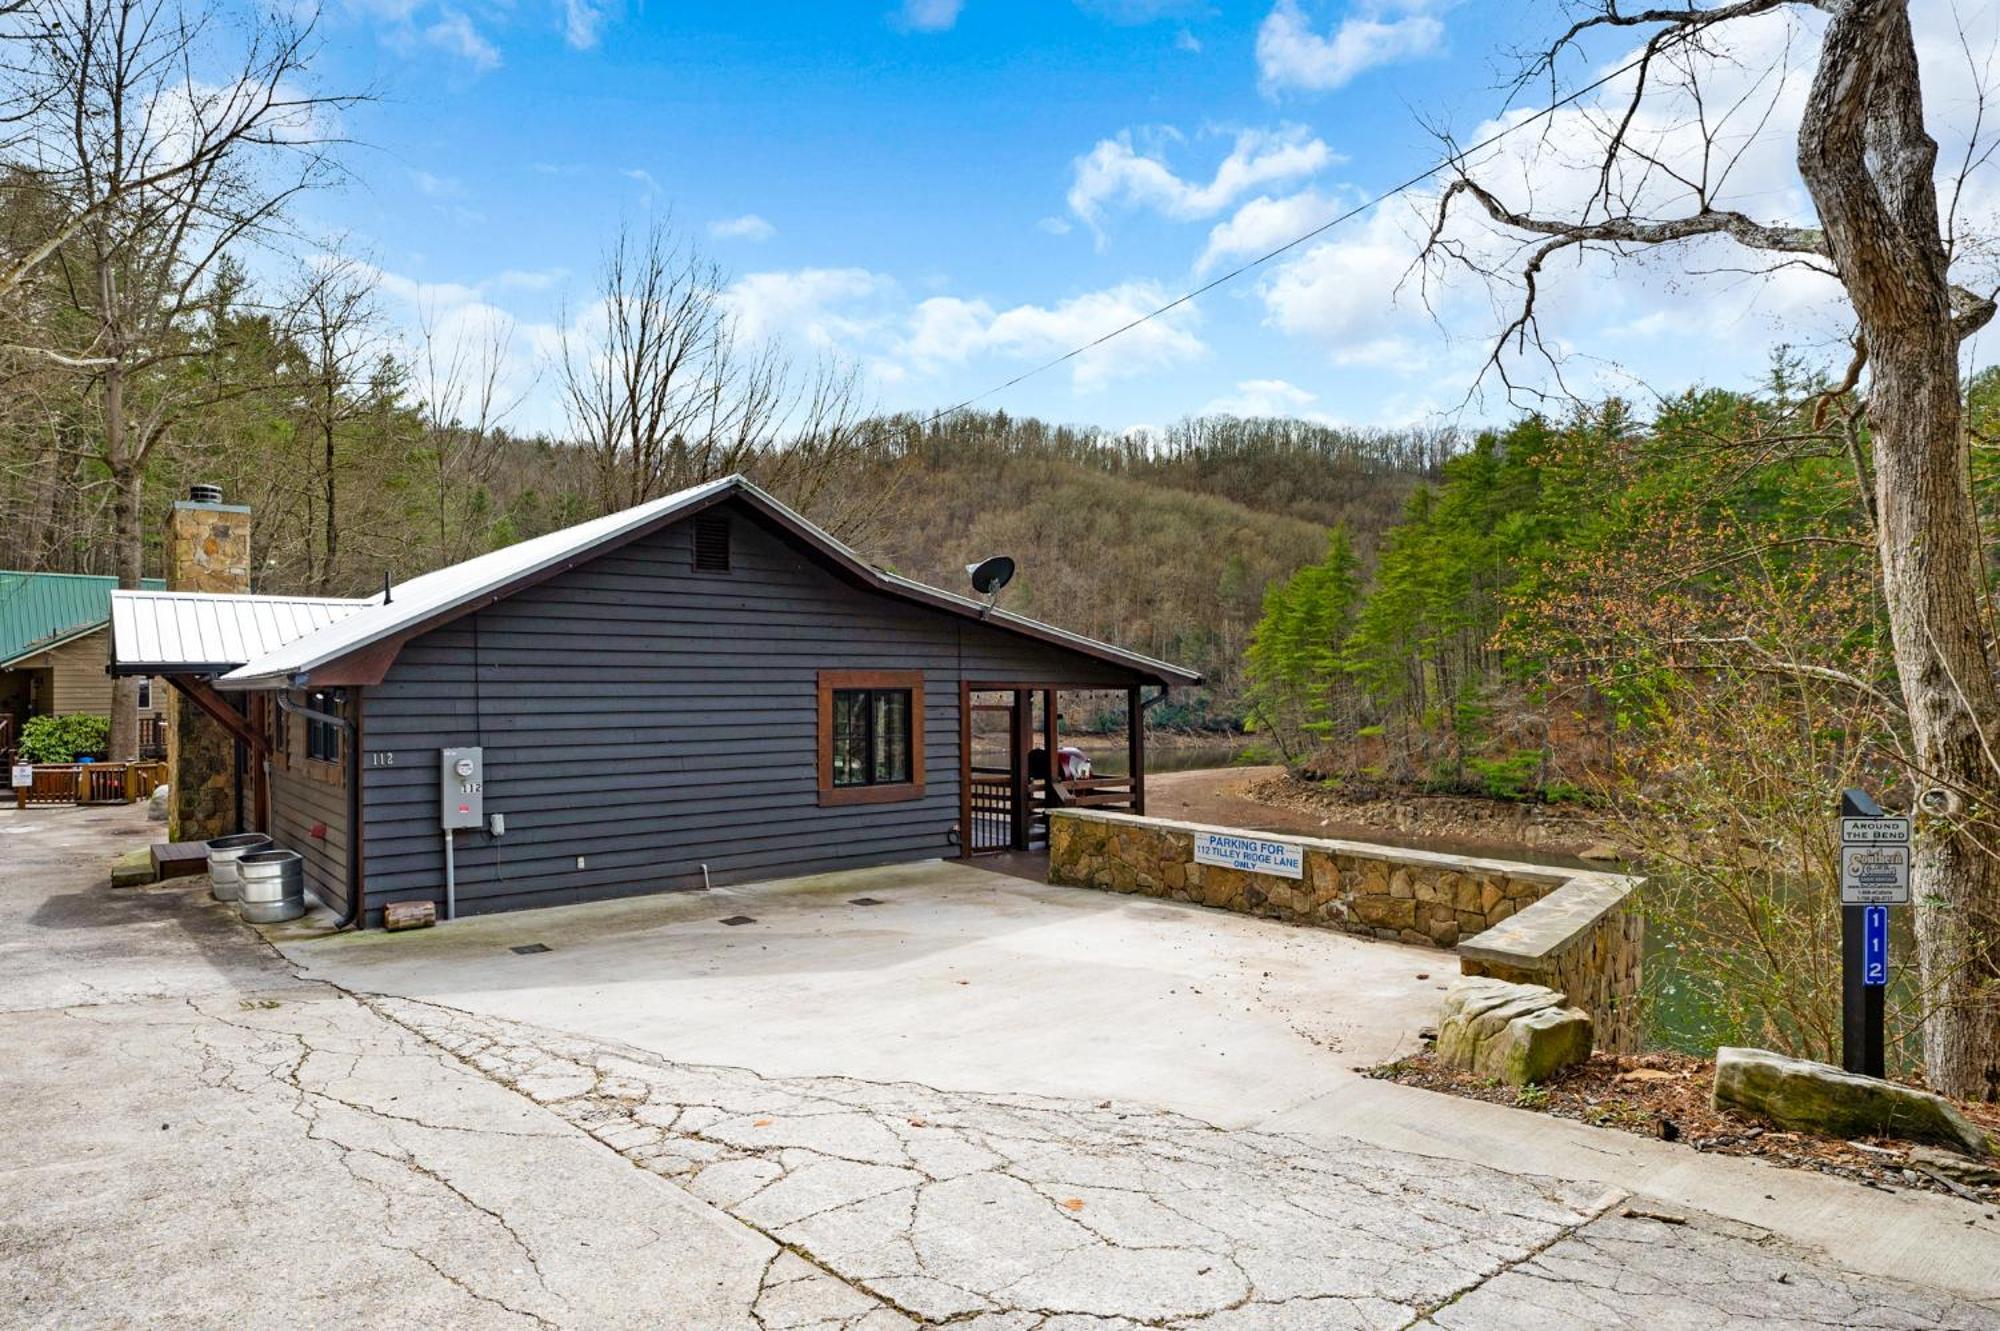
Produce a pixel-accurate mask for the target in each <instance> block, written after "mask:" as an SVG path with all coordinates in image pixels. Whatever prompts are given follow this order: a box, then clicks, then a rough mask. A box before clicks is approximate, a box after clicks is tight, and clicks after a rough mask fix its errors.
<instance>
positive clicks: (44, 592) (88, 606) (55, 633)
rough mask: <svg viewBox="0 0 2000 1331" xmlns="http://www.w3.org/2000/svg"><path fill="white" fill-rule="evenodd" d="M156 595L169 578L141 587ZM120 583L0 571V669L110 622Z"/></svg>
mask: <svg viewBox="0 0 2000 1331" xmlns="http://www.w3.org/2000/svg"><path fill="white" fill-rule="evenodd" d="M140 585H141V586H142V587H145V588H147V589H149V590H152V591H162V590H164V589H165V588H166V585H167V580H166V579H165V578H146V579H143V580H142V581H141V583H140ZM117 586H118V579H116V578H102V577H96V576H93V575H91V574H88V573H14V572H9V571H7V570H4V569H0V667H4V666H7V665H9V664H11V663H12V662H13V661H15V660H16V659H17V658H19V657H23V656H27V655H30V654H31V653H34V652H39V651H41V650H43V649H44V648H47V647H53V646H54V645H56V644H57V643H59V642H63V641H65V640H67V639H69V638H74V637H75V636H77V634H79V633H88V632H89V631H90V630H92V629H94V628H98V627H100V626H102V625H104V624H108V623H110V622H111V593H112V591H113V589H115V588H116V587H117Z"/></svg>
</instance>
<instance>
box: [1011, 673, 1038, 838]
mask: <svg viewBox="0 0 2000 1331" xmlns="http://www.w3.org/2000/svg"><path fill="white" fill-rule="evenodd" d="M1034 712H1035V695H1034V693H1033V692H1031V691H1030V690H1028V689H1015V690H1014V711H1013V714H1012V715H1011V716H1010V717H1009V718H1008V719H1009V720H1010V721H1012V723H1013V725H1012V730H1013V735H1012V738H1011V740H1010V742H1009V744H1008V748H1010V749H1011V750H1012V751H1013V762H1012V763H1011V764H1009V766H1010V767H1012V769H1013V771H1012V772H1011V773H1010V776H1009V782H1010V785H1011V786H1012V793H1013V799H1012V800H1011V801H1010V802H1011V803H1012V804H1013V806H1014V807H1013V814H1014V827H1013V841H1014V849H1015V850H1026V849H1027V848H1028V828H1029V826H1030V825H1031V822H1032V820H1033V817H1034V811H1033V810H1032V809H1031V808H1030V807H1029V796H1030V792H1031V790H1032V789H1033V786H1034V783H1033V782H1032V781H1030V780H1029V779H1028V750H1029V749H1031V748H1033V747H1034V744H1035V740H1034V735H1035V716H1034Z"/></svg>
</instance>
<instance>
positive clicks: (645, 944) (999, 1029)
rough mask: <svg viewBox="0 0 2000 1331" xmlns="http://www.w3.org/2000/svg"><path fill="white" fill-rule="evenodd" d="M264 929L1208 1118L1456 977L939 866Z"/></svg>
mask: <svg viewBox="0 0 2000 1331" xmlns="http://www.w3.org/2000/svg"><path fill="white" fill-rule="evenodd" d="M857 901H872V902H874V903H877V904H873V905H857V904H855V903H856V902H857ZM746 916H747V917H749V918H750V920H751V921H752V922H751V923H748V924H736V925H730V924H725V923H723V921H724V920H726V919H741V918H743V917H746ZM537 944H539V945H541V946H544V947H547V948H548V949H549V950H548V951H546V952H536V953H532V954H528V955H522V954H519V953H516V952H514V951H512V949H513V948H516V947H522V946H532V945H537ZM279 945H280V946H281V947H282V948H283V950H284V952H285V954H286V956H287V957H289V958H290V959H291V960H292V961H294V962H295V963H297V964H298V966H299V967H300V968H301V970H302V971H303V973H305V974H306V975H309V976H312V977H313V978H316V979H324V980H327V981H329V982H331V983H334V984H338V985H341V986H343V987H345V988H349V989H355V990H361V991H366V992H369V993H377V994H395V995H400V996H403V997H410V998H419V999H424V1000H426V1001H429V1002H434V1003H440V1004H444V1005H447V1006H450V1007H455V1008H460V1009H463V1010H465V1011H468V1012H478V1013H483V1014H486V1015H489V1016H496V1017H505V1018H511V1019H513V1020H516V1021H529V1022H534V1023H535V1024H537V1025H541V1026H546V1027H552V1028H555V1029H558V1030H563V1031H567V1032H570V1033H572V1034H576V1035H583V1036H591V1037H600V1038H605V1039H610V1040H615V1041H620V1042H622V1043H626V1044H630V1045H634V1046H637V1047H639V1048H642V1049H647V1050H651V1051H653V1052H655V1053H658V1054H661V1055H663V1056H665V1057H667V1058H671V1059H676V1060H680V1061H685V1062H694V1063H727V1064H734V1065H740V1066H744V1067H752V1068H755V1069H757V1070H758V1071H759V1072H762V1073H764V1074H766V1075H770V1076H785V1077H789V1076H853V1077H866V1078H871V1079H874V1080H878V1081H916V1082H922V1083H924V1084H925V1085H929V1086H935V1087H939V1088H941V1089H948V1090H965V1091H1010V1092H1012V1091H1028V1092H1035V1093H1039V1094H1047V1095H1068V1096H1082V1097H1097V1098H1103V1097H1106V1096H1110V1097H1114V1098H1119V1099H1130V1100H1135V1101H1141V1102H1144V1103H1147V1104H1152V1105H1158V1106H1160V1107H1163V1108H1169V1109H1174V1110H1178V1111H1180V1112H1183V1113H1188V1114H1193V1115H1196V1116H1198V1117H1200V1118H1203V1119H1205V1120H1207V1121H1209V1122H1212V1123H1218V1124H1221V1125H1224V1126H1229V1127H1239V1126H1247V1125H1249V1124H1252V1123H1256V1122H1260V1121H1263V1120H1265V1119H1268V1118H1270V1117H1272V1116H1273V1115H1276V1114H1280V1113H1284V1112H1286V1111H1287V1110H1291V1109H1295V1108H1297V1107H1299V1106H1301V1105H1303V1104H1305V1103H1306V1102H1308V1101H1310V1100H1312V1099H1314V1098H1315V1097H1318V1096H1321V1095H1323V1094H1325V1093H1326V1092H1327V1090H1328V1088H1329V1087H1330V1086H1332V1085H1335V1084H1339V1083H1344V1082H1347V1081H1350V1080H1351V1079H1352V1075H1353V1069H1354V1068H1356V1067H1365V1066H1369V1065H1372V1064H1376V1063H1380V1062H1383V1061H1385V1060H1387V1059H1389V1058H1392V1057H1394V1056H1396V1055H1397V1054H1399V1053H1407V1052H1410V1051H1412V1050H1414V1049H1415V1048H1417V1046H1418V1037H1417V1033H1418V1031H1419V1030H1421V1029H1422V1028H1423V1027H1425V1026H1428V1025H1430V1024H1432V1022H1433V1021H1434V1019H1435V1016H1436V1012H1437V1006H1438V992H1439V991H1440V990H1441V989H1443V988H1444V986H1445V984H1446V983H1447V982H1448V981H1449V980H1450V979H1451V978H1452V977H1453V976H1454V975H1455V974H1456V972H1457V966H1456V963H1455V960H1454V959H1453V958H1452V957H1450V956H1449V955H1446V954H1442V953H1438V952H1435V951H1431V950H1429V949H1427V948H1413V947H1404V946H1400V945H1397V944H1382V943H1372V942H1363V941H1361V940H1358V939H1354V938H1350V937H1348V936H1346V935H1344V934H1337V933H1331V932H1328V931H1325V930H1318V929H1303V928H1294V927H1289V926H1286V925H1282V924H1273V923H1271V922H1268V921H1263V920H1255V919H1249V918H1246V917H1243V916H1237V915H1230V914H1227V913H1224V912H1220V911H1213V910H1205V909H1202V908H1201V907H1197V906H1186V905H1179V904H1175V903H1171V902H1162V901H1154V900H1148V899H1145V898H1139V897H1124V896H1117V895H1113V894H1110V893H1104V892H1089V891H1081V890H1077V889H1073V888H1064V887H1050V886H1048V885H1046V884H1038V883H1032V882H1027V881H1024V880H1022V879H1019V878H1013V877H1008V876H1005V875H1003V874H998V873H993V872H989V871H987V870H984V869H978V868H970V867H966V866H964V865H961V864H956V863H949V862H933V863H926V864H916V865H906V866H901V867H896V868H889V869H876V870H867V871H861V872H854V873H842V874H829V875H824V876H821V877H815V878H803V879H794V880H791V881H788V882H782V883H772V884H767V885H762V886H757V887H747V888H730V889H720V890H717V891H715V892H712V893H704V894H678V895H671V896H660V897H642V898H637V899H633V900H627V901H620V902H610V903H600V904H593V905H586V906H573V907H562V908H558V909H550V910H540V911H527V912H518V913H514V914H509V915H497V916H496V915H489V916H482V917H475V918H471V919H467V920H462V921H459V922H456V923H454V924H452V925H450V926H448V927H442V928H437V929H431V930H428V931H425V932H420V933H402V934H387V933H380V932H376V933H362V934H353V933H350V934H342V935H335V936H328V937H320V938H316V939H307V938H300V939H296V940H291V941H288V940H284V939H282V938H281V939H280V944H279Z"/></svg>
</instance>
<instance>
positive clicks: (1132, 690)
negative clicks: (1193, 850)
mask: <svg viewBox="0 0 2000 1331" xmlns="http://www.w3.org/2000/svg"><path fill="white" fill-rule="evenodd" d="M1106 692H1117V691H1112V690H1107V689H1106V688H1105V686H1104V685H1102V684H1064V683H1056V682H1048V681H1037V682H1023V681H1018V680H966V681H963V682H961V683H960V685H959V728H960V733H959V806H960V807H959V826H960V827H961V828H962V829H963V836H962V838H961V842H960V848H959V853H960V855H961V856H962V857H966V858H971V857H974V856H988V855H1005V854H1010V853H1018V852H1026V851H1036V850H1042V849H1046V848H1047V846H1048V811H1049V810H1050V809H1079V808H1081V809H1111V810H1116V811H1119V812H1124V813H1138V814H1143V813H1144V812H1145V811H1146V709H1147V708H1148V707H1150V706H1152V705H1153V704H1154V703H1156V702H1158V701H1159V700H1160V699H1161V698H1164V697H1165V696H1166V690H1165V689H1164V688H1163V689H1160V690H1159V691H1158V692H1156V693H1154V694H1153V695H1152V696H1151V697H1149V698H1148V697H1142V696H1141V694H1142V690H1141V689H1140V687H1139V686H1137V685H1134V686H1131V687H1129V688H1126V689H1124V690H1122V693H1123V695H1124V711H1125V736H1126V742H1125V772H1124V773H1123V774H1107V775H1104V776H1098V775H1095V774H1093V775H1090V776H1078V775H1075V774H1074V773H1073V772H1070V771H1067V770H1065V764H1064V762H1063V759H1062V749H1063V743H1062V740H1063V735H1062V731H1061V726H1060V722H1059V718H1060V716H1061V696H1062V694H1064V693H1106Z"/></svg>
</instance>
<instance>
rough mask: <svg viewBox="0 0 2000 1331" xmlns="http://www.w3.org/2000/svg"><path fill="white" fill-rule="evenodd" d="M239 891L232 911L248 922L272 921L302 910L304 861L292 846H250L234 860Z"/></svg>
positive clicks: (304, 886)
mask: <svg viewBox="0 0 2000 1331" xmlns="http://www.w3.org/2000/svg"><path fill="white" fill-rule="evenodd" d="M236 876H237V877H238V878H239V879H240V880H241V881H242V894H241V895H240V896H239V897H238V898H237V901H236V911H237V914H239V915H241V916H242V917H243V919H244V920H245V921H246V922H247V923H250V924H276V923H278V922H279V921H280V920H296V919H297V918H299V916H301V915H303V914H305V913H306V862H305V860H304V858H303V857H301V856H300V854H299V853H298V852H297V851H295V850H253V851H251V852H250V853H249V854H247V855H245V856H243V858H241V859H239V860H237V861H236Z"/></svg>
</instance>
